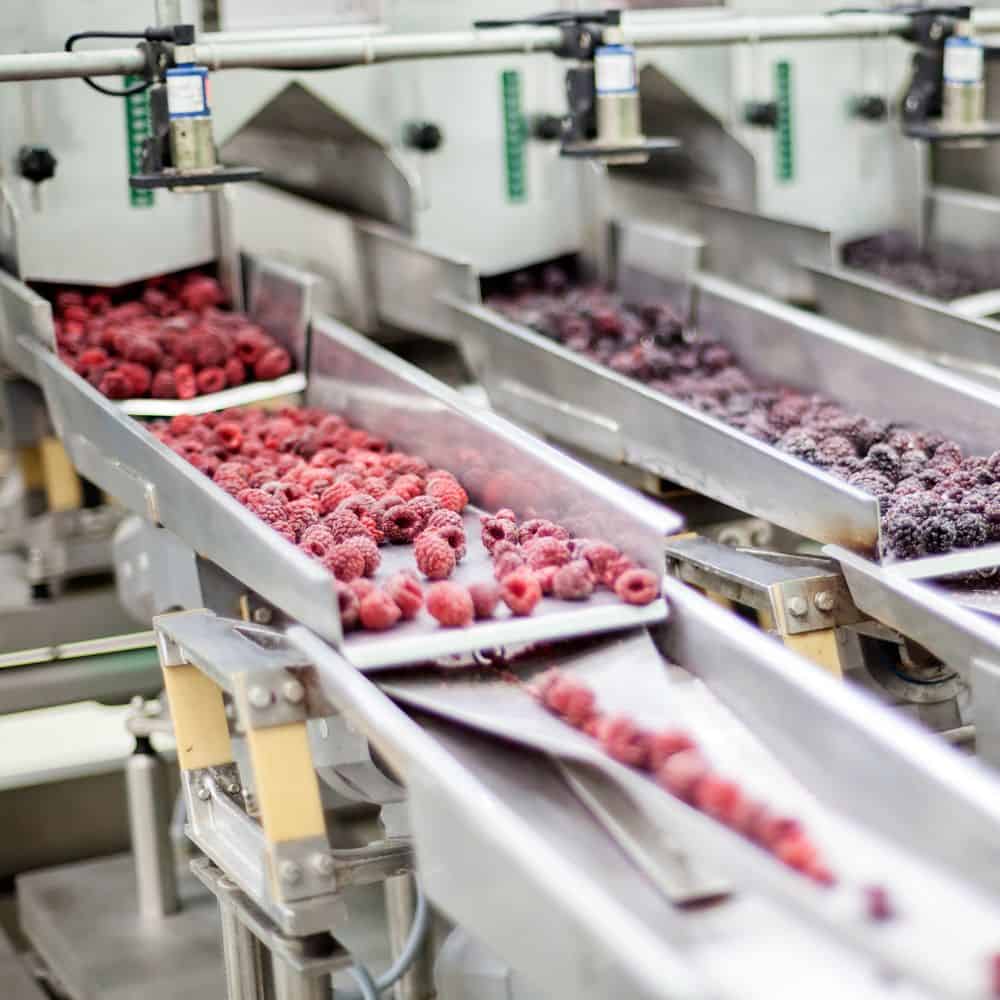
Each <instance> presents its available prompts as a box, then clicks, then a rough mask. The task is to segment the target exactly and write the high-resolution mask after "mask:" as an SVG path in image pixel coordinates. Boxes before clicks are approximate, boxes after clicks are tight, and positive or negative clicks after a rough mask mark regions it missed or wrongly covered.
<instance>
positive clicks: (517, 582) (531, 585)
mask: <svg viewBox="0 0 1000 1000" xmlns="http://www.w3.org/2000/svg"><path fill="white" fill-rule="evenodd" d="M500 596H501V597H502V598H503V602H504V604H506V605H507V607H508V608H510V610H511V611H512V612H513V613H514V614H515V615H530V614H531V613H532V612H533V611H534V610H535V607H536V606H537V604H538V602H539V601H540V600H541V599H542V588H541V587H539V586H538V581H537V580H536V579H535V578H534V576H532V574H531V570H529V569H527V568H524V567H522V568H521V569H518V570H515V571H514V572H513V573H510V574H508V575H507V576H506V577H504V578H503V580H502V582H501V585H500Z"/></svg>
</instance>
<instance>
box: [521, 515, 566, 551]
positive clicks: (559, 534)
mask: <svg viewBox="0 0 1000 1000" xmlns="http://www.w3.org/2000/svg"><path fill="white" fill-rule="evenodd" d="M533 538H558V539H560V540H562V541H568V540H569V532H568V531H567V530H566V529H565V528H564V527H562V525H559V524H555V523H553V522H552V521H547V520H546V519H545V518H541V517H536V518H532V519H531V520H530V521H525V522H524V524H522V525H521V527H520V529H519V530H518V533H517V540H518V541H519V542H520V543H521V544H522V545H525V544H527V543H528V542H530V541H531V539H533Z"/></svg>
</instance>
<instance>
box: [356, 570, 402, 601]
mask: <svg viewBox="0 0 1000 1000" xmlns="http://www.w3.org/2000/svg"><path fill="white" fill-rule="evenodd" d="M347 586H348V587H350V588H351V593H353V594H354V596H355V597H356V598H357V599H358V602H359V603H360V602H361V601H363V600H364V599H365V598H366V597H367V596H368V595H369V594H370V593H371V592H372V591H373V590H376V589H377V588H376V586H375V584H374V583H372V581H371V580H369V579H368V578H367V577H363V576H359V577H358V578H357V579H355V580H351V582H350V583H349V584H347ZM389 596H390V597H391V596H392V595H391V594H390V595H389Z"/></svg>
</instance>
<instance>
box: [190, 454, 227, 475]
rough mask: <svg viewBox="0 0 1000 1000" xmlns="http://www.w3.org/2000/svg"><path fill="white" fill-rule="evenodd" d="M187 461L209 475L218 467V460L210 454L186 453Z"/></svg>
mask: <svg viewBox="0 0 1000 1000" xmlns="http://www.w3.org/2000/svg"><path fill="white" fill-rule="evenodd" d="M188 461H189V462H190V463H191V464H192V465H193V466H194V467H195V468H196V469H197V470H198V471H199V472H204V473H205V475H207V476H210V475H212V473H213V472H215V470H216V469H217V468H218V467H219V460H218V459H217V458H213V457H212V456H211V455H205V454H200V455H188Z"/></svg>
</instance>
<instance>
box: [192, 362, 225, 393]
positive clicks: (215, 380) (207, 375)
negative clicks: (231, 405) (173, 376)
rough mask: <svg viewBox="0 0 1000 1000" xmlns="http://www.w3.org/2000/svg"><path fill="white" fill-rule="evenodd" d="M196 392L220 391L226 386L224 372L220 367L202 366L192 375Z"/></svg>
mask: <svg viewBox="0 0 1000 1000" xmlns="http://www.w3.org/2000/svg"><path fill="white" fill-rule="evenodd" d="M194 381H195V385H197V386H198V392H200V393H202V395H208V394H209V393H211V392H222V390H223V389H225V388H226V373H225V372H224V371H223V370H222V369H221V368H202V370H201V371H200V372H198V374H197V375H195V377H194Z"/></svg>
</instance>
